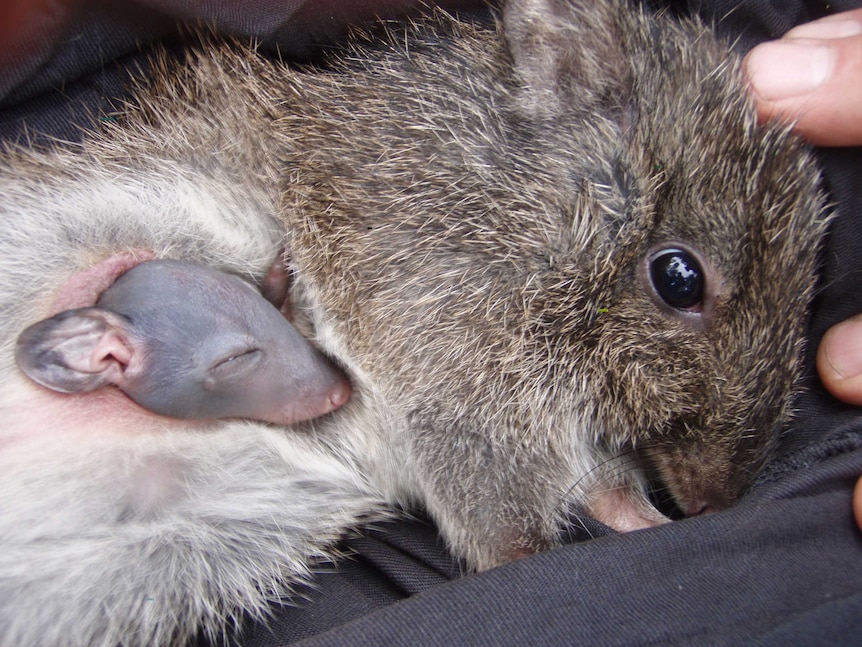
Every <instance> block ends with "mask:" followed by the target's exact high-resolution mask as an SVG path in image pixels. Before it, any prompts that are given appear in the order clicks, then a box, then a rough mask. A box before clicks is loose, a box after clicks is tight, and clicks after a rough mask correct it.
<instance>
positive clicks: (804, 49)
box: [744, 10, 862, 146]
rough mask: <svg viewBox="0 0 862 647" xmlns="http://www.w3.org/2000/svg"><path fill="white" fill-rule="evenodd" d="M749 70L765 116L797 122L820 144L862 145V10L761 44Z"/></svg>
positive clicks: (804, 133) (750, 58)
mask: <svg viewBox="0 0 862 647" xmlns="http://www.w3.org/2000/svg"><path fill="white" fill-rule="evenodd" d="M744 71H745V74H746V77H747V79H748V82H749V85H750V87H751V89H752V90H753V94H754V97H755V101H756V104H757V110H758V114H759V116H760V117H761V119H763V120H773V119H774V120H778V121H782V122H785V123H789V124H793V125H794V129H795V130H796V131H797V132H798V133H799V134H800V135H802V136H803V137H805V138H806V139H808V140H809V141H811V142H812V143H814V144H818V145H821V146H855V145H859V144H862V10H856V11H850V12H845V13H842V14H836V15H834V16H830V17H828V18H824V19H823V20H818V21H815V22H811V23H807V24H805V25H801V26H799V27H797V28H795V29H793V30H791V31H789V32H788V33H787V34H786V35H785V36H784V37H783V38H782V39H781V40H778V41H772V42H769V43H764V44H762V45H759V46H758V47H756V48H754V49H753V50H752V51H751V52H749V54H748V56H747V57H746V59H745V62H744Z"/></svg>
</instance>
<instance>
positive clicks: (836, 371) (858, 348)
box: [817, 315, 862, 406]
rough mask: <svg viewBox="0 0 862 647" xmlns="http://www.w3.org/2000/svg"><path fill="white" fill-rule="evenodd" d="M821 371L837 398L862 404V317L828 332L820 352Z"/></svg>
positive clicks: (825, 381) (818, 358)
mask: <svg viewBox="0 0 862 647" xmlns="http://www.w3.org/2000/svg"><path fill="white" fill-rule="evenodd" d="M817 372H818V373H819V374H820V380H821V381H822V382H823V385H824V386H825V387H826V389H827V390H828V391H829V392H830V393H831V394H832V395H834V396H835V397H836V398H838V399H839V400H843V401H844V402H847V403H848V404H853V405H856V406H860V405H862V315H857V316H855V317H851V318H850V319H847V320H846V321H842V322H841V323H838V324H836V325H834V326H833V327H832V328H830V329H829V330H828V331H827V332H826V334H825V335H824V336H823V339H822V340H821V342H820V346H819V347H818V349H817Z"/></svg>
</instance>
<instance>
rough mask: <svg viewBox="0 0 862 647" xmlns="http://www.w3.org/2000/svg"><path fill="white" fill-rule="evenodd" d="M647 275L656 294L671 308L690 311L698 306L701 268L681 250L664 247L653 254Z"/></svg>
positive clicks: (700, 291)
mask: <svg viewBox="0 0 862 647" xmlns="http://www.w3.org/2000/svg"><path fill="white" fill-rule="evenodd" d="M649 277H650V281H651V282H652V286H653V289H654V290H655V292H656V294H657V295H658V297H659V298H660V299H661V300H662V301H664V302H665V303H666V304H667V305H669V306H670V307H671V308H676V309H678V310H688V311H692V310H696V309H699V308H700V306H701V305H702V303H703V299H704V284H705V276H704V271H703V268H702V267H701V265H700V263H699V262H698V260H697V259H696V258H695V256H694V255H693V254H691V253H689V252H687V251H685V250H684V249H679V248H668V249H663V250H660V251H658V252H656V253H655V254H653V255H652V256H651V257H650V259H649Z"/></svg>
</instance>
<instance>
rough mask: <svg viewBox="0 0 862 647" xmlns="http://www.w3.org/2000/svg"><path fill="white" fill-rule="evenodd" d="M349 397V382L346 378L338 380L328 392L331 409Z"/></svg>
mask: <svg viewBox="0 0 862 647" xmlns="http://www.w3.org/2000/svg"><path fill="white" fill-rule="evenodd" d="M349 399H350V383H349V382H348V381H347V380H343V379H342V380H339V381H338V383H337V384H336V385H335V386H334V387H333V388H332V390H331V391H330V392H329V402H330V404H331V405H332V409H333V410H335V409H337V408H338V407H340V406H342V405H343V404H346V403H347V401H348V400H349Z"/></svg>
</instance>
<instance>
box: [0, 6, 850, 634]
mask: <svg viewBox="0 0 862 647" xmlns="http://www.w3.org/2000/svg"><path fill="white" fill-rule="evenodd" d="M117 4H119V3H107V2H106V3H105V4H95V5H93V4H90V5H85V6H84V8H83V9H81V8H79V10H78V13H76V14H75V13H74V12H71V11H70V12H67V13H66V14H63V15H62V16H60V15H59V14H58V15H56V16H53V17H52V16H48V17H47V18H46V19H45V20H44V21H43V24H41V25H37V27H36V28H34V30H31V32H28V34H29V36H28V38H30V40H29V41H27V42H39V43H40V44H39V45H38V46H31V47H30V48H29V49H28V48H23V49H21V51H20V53H18V54H15V56H8V55H7V54H8V52H6V51H5V50H4V51H3V54H4V56H0V137H2V138H4V139H11V140H22V138H28V137H29V138H31V139H33V140H39V139H40V138H41V137H42V136H44V135H48V136H59V137H64V138H73V139H74V138H77V137H78V136H79V129H80V128H82V127H83V128H86V127H88V126H89V125H91V124H92V123H93V122H94V120H95V119H98V115H99V114H101V111H104V110H105V109H107V108H110V106H112V105H113V103H114V100H115V99H116V98H117V97H119V96H120V95H121V87H122V82H123V80H124V79H125V78H126V76H127V74H128V73H129V71H130V70H134V69H136V68H137V67H139V66H141V65H143V63H142V61H144V60H145V56H146V53H147V47H146V45H147V44H148V43H151V42H153V41H154V40H157V39H162V40H164V39H165V38H170V39H172V40H175V39H176V36H177V34H178V33H180V31H179V30H178V29H177V23H179V22H192V23H193V22H199V21H203V22H205V23H209V24H214V25H215V26H216V27H217V28H219V29H221V30H223V31H227V32H229V33H233V34H236V35H240V36H244V37H245V36H256V37H260V38H263V39H265V40H266V41H267V43H268V44H269V45H268V46H270V47H272V48H273V49H276V48H277V49H279V50H280V51H281V52H282V53H283V54H284V53H287V54H289V55H295V56H299V57H307V56H309V55H311V54H313V52H314V51H316V48H317V46H318V45H320V44H325V43H327V42H331V41H332V40H335V39H337V38H338V37H339V36H340V35H341V34H343V28H344V25H345V23H346V21H347V20H348V19H349V18H353V17H362V16H366V15H368V14H369V13H370V10H369V8H368V6H367V5H368V4H369V3H365V2H358V1H357V2H353V3H351V2H350V1H349V0H343V1H342V2H332V3H324V2H318V3H315V2H313V1H308V2H301V1H297V2H281V3H279V2H275V1H273V2H266V1H265V0H258V1H256V2H252V3H250V8H249V9H248V11H245V12H239V11H238V10H236V9H235V7H236V6H237V5H235V4H233V3H227V2H223V3H219V2H215V1H214V2H211V3H199V2H192V1H191V0H186V1H183V0H153V1H152V2H143V1H142V2H140V3H138V4H137V5H134V6H132V9H130V10H129V11H133V12H137V13H133V14H131V15H133V18H130V17H129V15H130V14H127V13H123V11H120V10H119V9H117V7H116V5H117ZM370 4H373V3H370ZM399 4H402V5H407V4H409V3H407V2H401V3H399V2H397V1H396V0H393V1H392V2H387V3H385V6H386V7H387V8H389V9H392V8H393V7H396V6H397V5H399ZM650 4H652V5H656V6H659V7H665V6H667V7H670V8H671V9H672V10H674V11H676V12H679V13H681V14H684V13H688V12H690V11H696V12H698V13H699V14H700V15H702V16H703V17H704V18H705V19H706V20H707V21H709V22H710V23H711V24H714V25H715V27H716V29H717V30H718V31H719V32H720V33H722V34H723V35H725V36H727V37H728V38H731V39H734V40H735V42H736V46H737V47H738V48H739V49H740V51H746V50H748V49H749V48H751V47H752V46H753V45H754V44H756V43H758V42H761V41H763V40H766V39H770V38H774V37H777V36H779V35H780V34H782V33H784V32H785V31H787V30H788V29H789V28H790V27H792V26H793V25H795V24H799V23H802V22H807V21H809V20H812V19H815V18H818V17H821V16H822V15H825V14H826V13H831V12H837V11H841V10H845V9H848V8H852V7H853V6H858V5H859V4H860V3H859V2H858V0H856V1H854V2H850V1H849V0H841V1H839V2H829V3H826V2H823V1H815V0H790V1H787V2H781V3H777V2H771V1H766V0H739V1H733V0H691V1H690V2H687V3H686V2H684V1H682V0H671V1H670V2H667V3H665V2H662V1H661V0H654V1H653V2H651V3H650ZM230 7H234V9H233V10H231V9H230ZM61 13H62V12H61ZM0 18H2V16H0ZM0 22H2V21H0ZM3 29H4V28H3V27H2V25H0V36H2V35H3ZM33 34H36V35H38V38H35V40H34V37H33ZM40 39H41V40H40ZM23 40H24V41H26V40H27V39H23ZM43 41H44V42H43ZM22 42H23V41H22ZM139 46H142V47H139ZM39 133H41V135H40V134H39ZM820 155H821V159H822V163H823V168H824V182H825V184H826V186H827V188H828V190H829V192H830V195H831V198H832V199H833V200H834V202H835V203H836V205H837V212H838V218H837V219H836V221H835V222H834V225H833V228H832V234H831V236H830V239H829V241H828V245H827V248H826V250H825V253H824V258H823V279H822V286H821V291H820V294H819V296H818V298H817V301H816V304H815V311H814V315H813V317H812V321H811V324H810V345H809V349H810V350H809V355H810V357H809V366H810V368H809V371H808V375H809V377H808V386H809V390H808V391H807V392H806V393H805V395H804V396H802V397H801V398H800V400H799V403H798V406H799V414H798V416H797V419H796V421H795V423H794V424H793V426H792V429H791V430H790V433H788V435H787V437H786V438H785V439H784V442H783V444H782V447H781V452H780V454H779V455H778V457H777V458H776V460H775V461H774V462H773V463H772V464H771V465H769V466H768V468H767V469H766V470H765V471H764V473H763V475H762V476H761V478H760V479H759V481H758V482H757V484H756V485H755V487H754V488H753V490H752V491H751V492H750V493H749V495H748V496H746V497H745V499H744V500H743V501H742V502H741V503H740V504H739V505H738V506H737V507H735V508H734V509H732V510H729V511H727V512H724V513H720V514H716V515H712V516H708V517H703V518H695V519H689V520H684V521H680V522H676V523H674V524H671V525H667V526H663V527H660V528H655V529H650V530H645V531H639V532H636V533H629V534H625V535H617V534H614V533H612V532H610V531H609V530H608V529H607V528H604V527H602V526H601V525H600V524H598V523H596V522H594V521H592V520H589V519H579V520H573V523H572V527H571V529H570V530H569V531H568V532H567V533H565V535H566V537H565V539H566V541H567V542H568V543H569V545H567V546H564V547H562V548H559V549H557V550H553V551H549V552H547V553H544V554H541V555H536V556H533V557H530V558H526V559H522V560H520V561H518V562H516V563H513V564H509V565H507V566H504V567H502V568H498V569H494V570H492V571H489V572H486V573H482V574H479V575H475V576H470V577H461V572H462V570H461V566H460V564H459V563H458V562H457V561H456V560H454V559H452V558H451V557H450V556H449V555H448V554H447V553H446V551H445V548H444V546H443V544H442V541H441V540H440V538H439V536H438V535H437V533H436V532H435V531H434V529H433V527H432V526H430V525H429V524H428V523H427V522H424V521H422V520H411V521H404V522H400V523H392V524H386V525H381V526H380V527H378V528H377V529H374V530H370V531H368V532H366V533H364V534H363V535H362V536H358V537H354V538H351V539H349V540H347V541H346V542H345V545H344V547H343V549H344V551H345V553H346V556H345V557H344V558H343V559H341V560H339V561H338V562H337V563H335V564H332V565H330V566H327V567H324V568H323V569H322V572H321V573H320V574H319V575H318V576H317V577H316V578H315V580H314V582H312V584H311V586H310V587H308V588H307V589H305V590H303V591H302V592H301V593H302V596H301V598H299V599H297V600H295V601H293V603H292V604H285V605H273V608H272V617H271V618H270V619H269V620H268V621H267V622H266V623H251V622H250V623H247V625H246V626H245V627H244V629H243V631H242V633H241V634H239V635H237V636H233V637H232V641H233V644H235V645H237V646H239V645H242V646H244V647H265V646H266V647H271V646H275V645H284V644H287V643H290V642H292V641H296V640H301V642H300V644H302V645H408V644H409V645H415V644H445V645H462V644H463V645H466V644H471V645H472V644H495V645H531V644H541V645H553V644H572V645H578V644H583V645H672V644H686V645H735V644H746V645H749V644H752V645H757V644H760V645H764V646H778V645H856V644H862V533H860V532H859V530H858V528H857V527H856V526H855V524H854V522H853V519H852V515H851V494H852V487H853V484H854V482H855V480H856V478H858V477H859V476H860V475H862V419H860V410H859V409H856V408H853V407H849V406H845V405H842V404H839V403H838V402H836V401H835V400H833V399H832V398H831V397H830V396H829V395H827V394H826V393H825V391H824V390H823V389H822V387H820V385H819V383H818V382H817V379H816V377H815V376H814V371H813V368H811V367H813V352H814V350H815V349H816V345H817V342H818V341H819V339H820V337H821V336H822V334H823V333H824V332H825V330H826V329H827V328H828V327H829V326H830V325H832V324H834V323H836V322H838V321H840V320H842V319H844V318H846V317H848V316H850V315H853V314H856V313H858V312H862V290H860V288H859V285H860V281H859V279H860V277H862V226H860V224H862V223H860V222H859V221H860V218H862V187H860V177H861V176H862V150H860V149H834V150H823V151H821V152H820ZM58 603H61V601H58Z"/></svg>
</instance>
